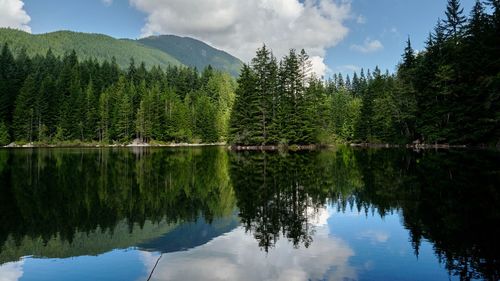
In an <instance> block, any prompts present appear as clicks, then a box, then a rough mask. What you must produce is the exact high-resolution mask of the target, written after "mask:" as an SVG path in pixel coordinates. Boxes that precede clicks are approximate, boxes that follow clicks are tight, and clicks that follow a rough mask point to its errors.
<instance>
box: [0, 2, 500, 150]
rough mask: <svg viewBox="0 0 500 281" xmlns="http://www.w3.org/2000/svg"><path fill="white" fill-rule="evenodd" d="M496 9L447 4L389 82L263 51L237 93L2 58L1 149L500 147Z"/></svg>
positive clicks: (56, 62)
mask: <svg viewBox="0 0 500 281" xmlns="http://www.w3.org/2000/svg"><path fill="white" fill-rule="evenodd" d="M499 8H500V1H498V0H489V1H487V2H486V3H485V4H483V3H482V2H481V1H477V2H476V4H475V6H474V7H473V9H472V11H471V12H470V15H469V16H466V15H465V13H464V11H463V8H461V5H460V2H459V1H458V0H449V1H448V5H447V9H446V11H445V17H444V20H438V22H437V24H436V27H435V29H434V30H433V31H432V32H430V33H429V37H428V39H427V41H426V42H425V43H426V46H425V49H424V50H420V51H418V52H417V51H415V50H414V49H413V48H412V45H411V41H410V38H408V41H407V45H406V48H405V50H404V53H403V55H402V59H401V62H400V63H399V64H398V66H397V70H396V72H395V73H390V72H389V71H385V72H382V71H381V70H380V69H379V68H378V67H375V69H374V70H373V71H370V70H367V71H366V73H365V72H364V70H361V72H360V73H359V74H358V73H354V74H353V75H352V76H346V77H345V78H344V77H343V76H342V74H336V75H334V76H333V77H332V78H330V79H328V80H326V81H325V80H323V79H320V78H317V77H315V76H314V75H312V72H311V62H310V61H309V58H308V55H307V53H306V52H305V51H303V50H302V51H296V50H293V49H292V50H290V52H289V54H288V55H287V56H285V57H284V58H282V59H281V60H278V59H277V58H276V57H275V56H274V55H273V53H272V51H271V50H270V49H269V48H268V47H266V46H265V45H264V46H263V47H262V48H260V49H259V50H257V53H256V56H255V58H254V59H252V61H251V62H250V63H249V64H248V65H244V66H243V68H242V70H241V73H240V77H239V78H238V80H237V81H234V79H233V78H232V77H231V76H230V75H229V74H226V73H223V72H220V71H217V70H214V69H213V68H211V67H207V68H206V69H204V70H203V71H201V72H198V71H197V70H196V69H195V68H188V67H179V66H169V67H166V68H164V69H162V68H160V67H158V66H156V67H152V68H148V67H146V65H145V64H144V63H138V64H136V62H135V61H134V60H133V59H131V61H130V65H129V66H128V67H127V68H125V69H123V68H120V67H119V66H118V64H117V63H116V59H112V60H110V61H103V62H99V61H97V60H96V59H88V58H86V59H84V60H80V59H79V58H78V56H77V54H76V52H74V51H73V52H69V53H67V54H66V55H64V56H62V57H61V56H56V55H54V53H53V52H52V51H51V50H49V51H48V52H47V54H46V55H44V56H41V55H34V56H29V55H28V54H27V52H26V51H23V50H20V51H16V52H13V51H12V50H11V49H10V47H9V45H8V44H7V43H5V44H4V45H3V46H2V50H1V54H0V145H7V144H9V143H11V142H13V141H16V142H19V143H28V142H29V143H31V142H34V143H41V144H50V143H53V144H61V143H63V144H64V143H67V142H84V143H93V142H99V143H127V142H130V141H131V140H133V139H140V140H141V141H144V142H150V143H151V142H169V143H170V142H190V143H214V142H226V143H231V144H236V145H271V144H272V145H284V146H287V145H292V144H330V143H339V142H343V143H345V142H347V143H392V144H408V143H427V144H435V143H437V144H467V145H497V144H499V143H500V126H499V124H500V122H499V121H500V100H499V99H500V36H498V34H500V13H499Z"/></svg>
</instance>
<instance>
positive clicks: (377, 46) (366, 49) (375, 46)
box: [351, 38, 384, 54]
mask: <svg viewBox="0 0 500 281" xmlns="http://www.w3.org/2000/svg"><path fill="white" fill-rule="evenodd" d="M383 48H384V45H382V43H381V42H380V41H379V40H370V38H367V39H366V40H365V42H364V43H363V44H362V45H356V44H354V45H352V46H351V50H354V51H357V52H361V53H364V54H367V53H373V52H376V51H380V50H382V49H383Z"/></svg>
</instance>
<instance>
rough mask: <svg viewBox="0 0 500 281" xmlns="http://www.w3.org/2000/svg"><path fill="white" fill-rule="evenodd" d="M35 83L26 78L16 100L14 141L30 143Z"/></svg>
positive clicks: (32, 133)
mask: <svg viewBox="0 0 500 281" xmlns="http://www.w3.org/2000/svg"><path fill="white" fill-rule="evenodd" d="M36 85H37V81H36V80H35V77H33V75H30V76H28V78H27V79H26V81H25V82H24V84H23V87H22V88H21V91H20V93H19V96H18V97H17V99H16V103H15V111H14V136H15V139H16V140H23V141H28V142H32V141H33V139H34V129H35V109H34V107H33V104H34V96H35V93H36V89H37V87H36Z"/></svg>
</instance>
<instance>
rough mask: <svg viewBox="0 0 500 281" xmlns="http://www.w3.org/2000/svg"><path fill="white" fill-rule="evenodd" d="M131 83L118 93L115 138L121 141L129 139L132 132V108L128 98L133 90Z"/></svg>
mask: <svg viewBox="0 0 500 281" xmlns="http://www.w3.org/2000/svg"><path fill="white" fill-rule="evenodd" d="M133 85H134V84H133V83H131V84H130V85H129V86H128V89H126V90H124V91H123V92H121V93H120V97H119V98H118V99H119V104H118V112H117V115H118V116H117V122H116V130H117V138H118V139H119V140H121V141H122V142H126V141H129V140H130V138H131V136H132V132H133V129H132V128H133V126H132V124H133V108H132V102H131V99H130V93H131V92H132V91H133V90H134V88H133Z"/></svg>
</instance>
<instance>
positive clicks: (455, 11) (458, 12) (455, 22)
mask: <svg viewBox="0 0 500 281" xmlns="http://www.w3.org/2000/svg"><path fill="white" fill-rule="evenodd" d="M463 13H464V9H463V8H461V6H460V1H459V0H448V5H447V7H446V21H445V22H444V24H445V25H444V28H445V29H446V31H447V35H448V36H450V37H453V38H454V39H455V40H456V39H457V38H458V36H460V35H461V32H462V28H463V26H464V24H465V22H466V18H465V16H464V15H463Z"/></svg>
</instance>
